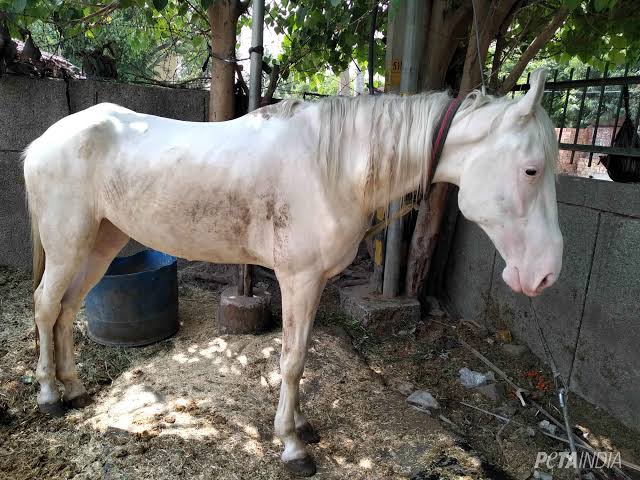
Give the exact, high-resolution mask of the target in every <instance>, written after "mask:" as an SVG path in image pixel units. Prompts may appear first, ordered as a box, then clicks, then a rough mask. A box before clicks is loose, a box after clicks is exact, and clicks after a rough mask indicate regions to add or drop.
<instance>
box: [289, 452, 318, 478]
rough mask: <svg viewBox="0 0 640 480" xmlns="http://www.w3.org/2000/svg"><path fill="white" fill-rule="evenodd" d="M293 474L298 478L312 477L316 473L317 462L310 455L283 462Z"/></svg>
mask: <svg viewBox="0 0 640 480" xmlns="http://www.w3.org/2000/svg"><path fill="white" fill-rule="evenodd" d="M283 463H284V466H285V467H287V470H289V471H290V472H291V473H293V474H294V475H296V476H298V477H310V476H312V475H315V473H316V462H314V461H313V458H311V457H310V456H309V455H307V456H306V457H304V458H296V459H295V460H289V461H286V462H283Z"/></svg>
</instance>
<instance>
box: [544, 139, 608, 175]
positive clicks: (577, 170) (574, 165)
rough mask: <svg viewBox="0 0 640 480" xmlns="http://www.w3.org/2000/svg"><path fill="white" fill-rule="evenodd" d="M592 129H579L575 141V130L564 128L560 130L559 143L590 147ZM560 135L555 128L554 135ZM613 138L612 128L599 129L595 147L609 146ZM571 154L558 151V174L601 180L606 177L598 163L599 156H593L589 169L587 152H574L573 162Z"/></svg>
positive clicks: (605, 171)
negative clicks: (603, 176) (560, 137)
mask: <svg viewBox="0 0 640 480" xmlns="http://www.w3.org/2000/svg"><path fill="white" fill-rule="evenodd" d="M593 130H594V129H593V127H587V128H581V129H580V130H579V131H578V139H577V140H575V135H576V129H575V128H564V129H563V130H562V139H561V143H578V144H582V145H591V142H592V140H593ZM559 133H560V129H559V128H556V134H559ZM612 136H613V127H600V128H598V135H597V137H596V145H602V146H609V145H611V138H612ZM571 154H572V152H571V151H570V150H560V159H559V165H560V172H561V173H564V174H566V175H572V176H576V177H585V178H589V177H598V178H602V175H607V169H606V168H605V166H604V165H602V164H601V163H600V155H601V154H596V153H594V154H593V157H592V160H591V167H589V153H588V152H575V153H574V154H573V161H572V159H571Z"/></svg>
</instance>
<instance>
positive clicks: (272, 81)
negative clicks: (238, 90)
mask: <svg viewBox="0 0 640 480" xmlns="http://www.w3.org/2000/svg"><path fill="white" fill-rule="evenodd" d="M279 79H280V65H278V64H277V63H275V64H274V65H273V68H272V69H271V75H270V76H269V86H268V87H267V91H266V92H265V94H264V97H262V102H263V105H270V104H271V101H272V100H273V94H274V93H275V91H276V86H277V85H278V80H279Z"/></svg>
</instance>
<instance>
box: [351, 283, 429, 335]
mask: <svg viewBox="0 0 640 480" xmlns="http://www.w3.org/2000/svg"><path fill="white" fill-rule="evenodd" d="M340 305H341V306H342V310H343V311H344V312H345V313H346V314H347V315H350V316H352V317H353V318H356V319H357V320H359V321H360V322H361V323H362V324H363V325H364V326H366V327H367V328H369V329H370V330H371V331H372V332H374V333H376V334H379V335H391V334H393V333H396V332H399V331H400V330H406V329H408V328H410V327H411V326H413V325H415V324H416V323H417V322H418V321H419V320H420V302H419V301H418V300H417V299H416V298H409V297H396V298H385V297H383V296H382V295H379V294H377V293H375V291H374V288H373V287H372V286H370V285H358V286H355V287H345V288H342V289H341V290H340Z"/></svg>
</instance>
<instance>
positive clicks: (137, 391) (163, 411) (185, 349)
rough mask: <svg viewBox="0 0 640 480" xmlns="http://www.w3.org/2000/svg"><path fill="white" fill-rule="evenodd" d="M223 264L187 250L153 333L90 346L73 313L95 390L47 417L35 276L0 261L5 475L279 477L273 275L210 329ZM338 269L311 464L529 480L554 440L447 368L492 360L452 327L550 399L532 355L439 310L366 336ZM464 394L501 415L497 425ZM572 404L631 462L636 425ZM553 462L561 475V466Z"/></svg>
mask: <svg viewBox="0 0 640 480" xmlns="http://www.w3.org/2000/svg"><path fill="white" fill-rule="evenodd" d="M356 270H357V269H356ZM351 273H352V274H353V271H352V272H351ZM356 274H357V272H356ZM355 276H356V277H357V275H355ZM233 278H234V270H231V269H229V268H224V267H215V268H212V267H209V266H206V265H203V264H196V263H194V264H186V265H183V266H182V268H181V271H180V321H181V329H180V331H179V333H178V334H177V335H176V336H174V337H173V338H171V339H168V340H165V341H163V342H160V343H158V344H155V345H152V346H149V347H143V348H129V349H124V348H113V347H103V346H100V345H96V344H95V343H93V342H91V341H90V340H89V339H88V338H87V337H86V334H85V329H84V317H83V313H81V314H80V315H79V318H78V320H77V322H76V327H77V328H76V346H77V348H76V352H77V363H78V369H79V373H80V376H81V378H82V379H83V381H84V382H85V385H86V386H87V388H88V390H89V392H90V393H91V394H92V395H93V399H94V402H93V404H92V405H91V406H89V407H87V408H86V409H84V410H78V411H70V412H69V413H68V414H67V415H66V416H65V417H64V418H61V419H50V418H47V417H45V416H43V415H41V414H40V413H39V412H38V410H37V407H36V404H35V397H36V392H37V385H36V382H35V379H34V373H33V372H34V370H35V365H36V361H37V357H36V355H35V352H34V346H33V345H34V344H33V330H34V329H33V316H32V305H31V294H30V278H29V276H28V275H27V274H26V273H25V272H21V271H17V270H13V269H8V268H5V267H0V478H3V479H4V478H6V479H49V478H75V479H94V478H108V479H139V478H140V479H142V478H146V479H174V478H176V479H177V478H185V479H198V478H207V479H210V478H215V479H280V478H290V475H289V474H287V473H286V472H285V471H284V470H283V469H282V467H281V466H280V463H279V455H280V451H281V444H280V442H279V441H278V440H277V438H275V437H274V435H273V416H274V414H275V409H276V405H277V398H278V392H279V382H280V378H279V373H278V357H279V353H280V327H279V292H278V288H277V284H276V283H275V281H274V279H273V278H272V277H271V275H269V274H268V272H262V273H261V275H260V276H259V278H258V279H259V280H260V281H261V282H263V283H264V284H265V286H266V287H267V288H269V290H270V291H271V292H272V295H273V304H274V305H273V313H274V318H275V319H276V321H275V326H274V328H273V330H272V331H270V332H268V333H266V334H263V335H259V336H248V335H247V336H242V335H241V336H218V335H217V333H216V312H217V302H218V294H219V291H220V290H222V288H224V286H225V285H226V284H227V283H230V282H232V279H233ZM341 281H342V282H344V280H339V281H338V282H332V283H331V284H330V285H329V286H328V288H327V289H326V291H325V294H324V295H323V298H322V302H321V307H320V311H319V314H318V317H317V321H316V328H315V334H314V337H313V340H312V344H311V349H310V354H309V356H308V362H307V368H306V371H305V375H304V378H303V381H302V387H301V388H302V392H303V401H304V409H305V413H306V414H307V417H308V418H309V419H310V421H311V423H312V424H313V425H314V426H315V428H316V429H317V430H318V432H319V433H320V435H321V438H322V440H321V442H320V443H319V444H317V445H312V446H310V447H309V451H310V453H311V454H312V455H313V456H314V458H315V459H316V462H317V464H318V474H317V477H316V478H319V479H323V478H326V479H342V478H351V479H383V478H414V479H416V480H438V479H454V478H456V479H457V478H468V479H481V478H486V479H501V478H505V479H511V478H513V479H522V480H524V479H527V478H530V477H531V475H532V473H533V465H534V463H535V458H536V453H537V452H538V451H542V450H544V451H555V450H564V447H563V446H562V444H560V443H559V442H557V441H555V440H552V439H549V438H548V437H545V436H544V435H542V434H541V433H540V432H539V431H537V430H532V428H534V429H535V427H536V425H537V423H538V422H539V421H540V420H541V419H542V417H539V418H538V417H536V416H535V413H536V412H535V410H534V409H532V408H529V407H527V408H523V407H521V406H520V404H519V402H518V401H517V400H516V399H515V397H514V396H513V395H512V394H511V393H510V392H506V393H505V395H504V397H503V398H500V399H499V400H498V401H496V402H493V401H491V400H489V399H487V398H485V397H483V396H482V395H480V394H479V393H477V392H475V391H471V390H467V389H465V388H464V387H462V386H461V385H460V383H459V381H458V371H459V369H460V368H462V367H465V366H466V367H469V368H472V369H474V370H479V371H483V372H484V371H486V370H487V369H486V367H484V366H483V365H482V363H480V361H479V360H477V359H476V358H475V357H473V355H471V354H470V352H469V351H468V350H467V349H466V348H464V347H463V346H462V345H461V343H460V342H459V341H458V339H460V338H462V339H464V340H465V341H467V342H469V343H470V344H471V345H473V346H474V347H475V348H477V349H478V350H480V351H481V352H482V353H483V354H484V355H486V356H487V357H488V358H490V359H491V360H492V361H493V362H494V363H496V364H497V365H498V366H499V367H500V368H502V369H504V371H505V372H506V373H507V374H509V375H510V376H511V377H512V378H513V379H514V380H515V381H516V382H518V383H520V384H521V385H522V386H523V387H526V388H531V389H532V390H537V392H538V393H537V396H538V402H539V403H540V404H543V405H544V406H545V407H546V408H547V409H548V410H549V411H551V412H553V413H557V411H556V410H554V408H555V407H554V406H553V405H554V404H555V402H554V400H553V395H552V392H551V389H549V388H548V386H547V385H545V383H544V380H543V381H542V383H541V381H540V378H542V379H548V378H550V376H549V373H548V372H547V371H545V370H543V369H541V368H540V365H541V363H540V362H539V361H538V360H537V359H536V358H535V357H533V356H532V355H531V354H525V356H524V357H522V358H518V359H514V358H511V357H509V356H507V355H506V354H505V353H504V352H503V351H502V349H501V348H500V343H501V342H504V341H509V339H508V338H504V335H503V337H501V338H498V339H497V338H496V337H495V335H492V334H490V333H489V332H484V331H482V330H481V329H479V328H478V327H477V326H475V325H473V324H469V323H465V322H459V323H453V322H452V321H451V320H449V319H448V318H447V317H446V316H445V315H444V314H443V313H442V312H438V311H437V310H436V311H435V312H433V315H431V316H428V317H425V318H424V320H423V321H422V322H420V323H419V324H418V325H417V326H415V328H412V329H410V330H407V331H402V332H398V333H397V334H395V335H389V336H384V337H380V336H376V335H373V334H372V333H371V332H369V331H367V330H365V329H364V328H362V327H361V326H359V325H358V324H356V323H354V322H353V321H351V320H350V319H348V318H345V317H344V316H343V315H342V314H341V313H340V311H339V308H338V306H337V288H338V285H340V282H341ZM346 281H349V280H348V279H347V280H346ZM532 372H534V373H535V374H532ZM407 389H409V390H411V389H426V390H428V391H430V392H431V393H432V394H433V396H434V397H435V398H436V399H437V400H438V402H439V403H440V409H438V410H434V411H433V413H432V414H431V415H429V414H427V413H424V412H422V411H418V410H416V409H414V408H411V407H409V406H408V405H407V403H406V402H405V398H406V396H407V393H406V392H407ZM399 390H402V391H403V392H405V393H401V392H400V391H399ZM460 402H464V403H466V404H469V405H472V406H475V407H477V408H479V409H482V410H485V411H486V412H492V413H495V414H500V415H504V416H507V417H509V418H510V419H511V420H510V421H509V423H508V424H506V425H505V423H504V422H503V421H500V420H498V419H496V418H495V417H493V416H491V415H489V414H487V413H485V412H483V411H480V410H476V409H473V408H472V407H469V406H466V405H463V404H462V403H460ZM572 414H573V419H574V421H575V423H576V424H578V425H579V426H580V429H581V430H582V431H584V432H586V433H588V437H587V438H588V439H589V440H590V442H591V443H592V444H594V445H596V446H599V447H602V448H609V449H613V450H619V451H620V452H621V453H622V458H624V459H625V460H628V461H631V462H634V463H640V453H639V450H640V449H639V446H640V435H638V434H635V433H633V432H631V431H629V430H628V429H625V428H624V427H622V426H621V425H620V424H619V423H618V422H616V421H615V420H613V419H612V418H611V417H609V416H607V415H606V414H605V413H604V412H602V411H599V410H596V409H595V408H594V407H592V406H590V405H589V404H587V403H586V402H581V401H579V400H578V399H572ZM528 427H531V428H528ZM553 475H554V477H553V478H570V477H571V475H570V472H568V471H563V472H560V471H557V470H556V471H554V472H553Z"/></svg>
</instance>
